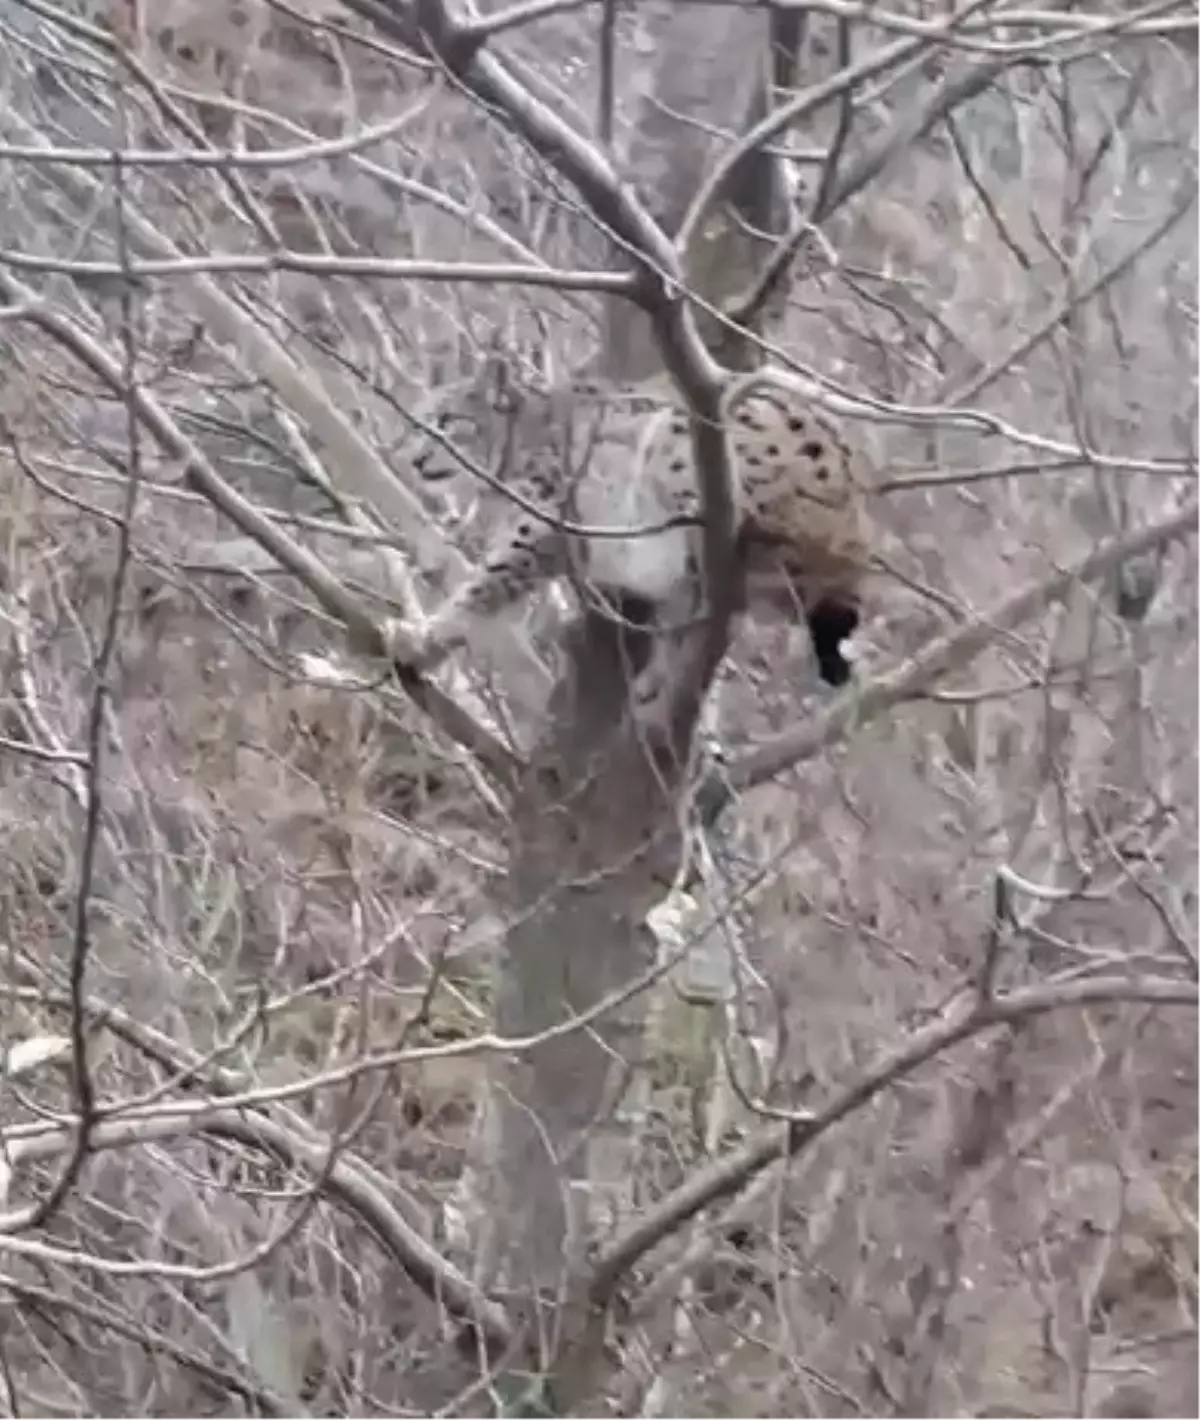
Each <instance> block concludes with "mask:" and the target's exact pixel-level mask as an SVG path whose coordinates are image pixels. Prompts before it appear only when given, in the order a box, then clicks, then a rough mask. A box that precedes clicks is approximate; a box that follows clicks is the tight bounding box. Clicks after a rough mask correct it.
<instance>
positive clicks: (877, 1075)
mask: <svg viewBox="0 0 1200 1420" xmlns="http://www.w3.org/2000/svg"><path fill="white" fill-rule="evenodd" d="M1110 1001H1128V1002H1146V1003H1153V1004H1156V1005H1162V1006H1183V1007H1186V1008H1188V1009H1190V1010H1195V1009H1196V1007H1197V1005H1198V1004H1200V992H1198V991H1197V988H1196V986H1195V984H1194V983H1192V982H1182V981H1171V980H1167V979H1160V978H1154V977H1147V978H1141V979H1139V978H1132V979H1128V978H1122V977H1105V978H1099V979H1095V980H1092V981H1077V982H1071V983H1069V984H1066V985H1058V986H1044V987H1035V988H1032V989H1030V990H1027V991H1014V992H1012V993H1011V994H1009V995H1006V996H1001V997H996V998H993V999H992V1000H990V1001H988V1002H981V1001H974V1002H972V1003H971V1004H969V1005H967V1006H964V1007H962V1008H961V1009H960V1010H959V1012H958V1013H957V1014H956V1015H955V1016H954V1017H952V1018H951V1019H950V1020H948V1021H942V1022H938V1023H936V1024H934V1025H931V1026H927V1027H926V1028H925V1029H924V1030H921V1031H917V1032H915V1033H914V1034H913V1035H911V1036H910V1037H909V1038H908V1040H907V1041H905V1042H904V1044H903V1045H901V1046H899V1047H897V1048H896V1049H895V1050H893V1051H891V1052H890V1053H889V1054H888V1055H887V1056H885V1057H884V1058H883V1059H882V1060H881V1061H880V1062H879V1063H878V1064H877V1065H876V1066H874V1067H873V1068H872V1069H870V1070H868V1071H867V1072H866V1073H864V1074H863V1075H862V1076H861V1077H860V1079H859V1080H857V1081H856V1082H855V1083H854V1084H851V1085H848V1086H846V1088H845V1089H843V1090H841V1091H839V1092H838V1094H837V1095H836V1096H835V1097H834V1098H833V1099H832V1100H831V1101H830V1103H829V1104H828V1105H826V1106H825V1108H824V1109H821V1110H818V1111H815V1112H814V1113H812V1114H804V1115H796V1116H794V1117H792V1118H791V1119H789V1120H788V1122H787V1123H786V1124H785V1125H783V1126H782V1127H778V1126H777V1127H771V1128H767V1129H764V1130H763V1131H762V1132H761V1133H760V1134H758V1135H756V1136H755V1137H754V1138H753V1139H751V1140H750V1141H749V1142H748V1143H746V1144H744V1145H743V1146H742V1147H741V1148H740V1149H738V1150H736V1151H735V1152H734V1153H732V1154H730V1155H729V1156H728V1157H727V1158H724V1159H721V1160H720V1161H719V1162H718V1163H716V1164H713V1165H711V1166H710V1167H709V1168H707V1169H704V1170H702V1171H701V1172H700V1173H698V1174H696V1175H694V1176H693V1177H692V1178H690V1179H689V1180H688V1181H687V1182H686V1183H684V1184H681V1185H680V1186H679V1187H678V1188H677V1189H675V1190H674V1192H673V1193H670V1194H668V1195H667V1197H666V1198H664V1199H663V1200H662V1202H661V1203H659V1204H658V1205H657V1206H656V1207H655V1208H653V1209H652V1210H651V1211H650V1212H649V1213H647V1214H646V1215H645V1216H644V1217H642V1218H640V1219H639V1220H638V1221H637V1222H636V1223H635V1224H633V1226H632V1227H630V1228H629V1229H628V1230H627V1231H626V1233H625V1234H624V1235H623V1236H622V1237H619V1238H618V1239H617V1241H616V1242H614V1243H612V1244H611V1245H610V1246H608V1247H606V1248H605V1249H604V1250H603V1251H602V1252H601V1254H600V1256H599V1257H598V1258H597V1260H596V1263H595V1266H594V1268H593V1271H592V1276H591V1282H590V1294H591V1296H592V1299H593V1300H594V1302H595V1303H596V1305H598V1306H605V1305H607V1304H608V1302H609V1301H610V1300H611V1298H612V1295H613V1291H614V1289H615V1287H616V1286H617V1284H618V1283H619V1281H620V1279H621V1278H622V1277H623V1276H624V1275H625V1273H627V1272H628V1271H629V1269H630V1268H631V1267H633V1266H634V1265H635V1264H636V1263H637V1262H638V1260H639V1259H640V1258H642V1257H644V1256H645V1255H646V1253H647V1252H649V1251H650V1249H651V1248H653V1247H656V1246H657V1245H658V1244H659V1243H660V1242H662V1241H663V1240H664V1239H665V1238H667V1237H669V1236H670V1235H671V1234H672V1233H673V1232H675V1231H676V1230H677V1229H678V1228H679V1227H680V1226H681V1225H682V1224H683V1223H686V1222H687V1221H688V1219H689V1218H694V1217H695V1216H696V1214H697V1213H699V1212H700V1211H701V1210H702V1209H704V1208H707V1207H709V1206H711V1205H712V1204H713V1203H716V1202H718V1201H719V1200H720V1199H722V1198H728V1197H729V1196H730V1195H731V1194H733V1193H736V1192H737V1191H738V1190H739V1189H740V1188H742V1187H743V1186H744V1185H745V1184H747V1183H749V1182H750V1181H751V1180H752V1179H753V1178H754V1176H755V1175H756V1174H757V1173H759V1172H760V1171H761V1170H762V1169H764V1168H766V1167H767V1166H768V1165H770V1164H773V1163H774V1162H776V1160H778V1159H785V1158H795V1157H796V1155H797V1154H799V1153H801V1152H802V1151H803V1150H804V1149H807V1148H808V1147H809V1146H810V1145H811V1144H813V1143H814V1142H815V1141H816V1140H817V1139H819V1138H820V1137H821V1136H822V1135H823V1134H826V1133H828V1131H829V1130H830V1129H832V1128H833V1126H834V1125H836V1124H840V1123H841V1122H842V1120H844V1119H846V1118H848V1117H849V1116H850V1115H851V1114H853V1113H854V1112H855V1111H856V1110H858V1109H860V1108H861V1107H862V1106H863V1105H864V1104H866V1103H867V1102H868V1101H870V1100H871V1099H872V1098H873V1097H874V1096H875V1095H877V1094H879V1093H880V1091H882V1090H885V1089H887V1088H889V1087H890V1086H892V1085H894V1084H895V1083H896V1082H897V1081H899V1080H902V1079H904V1078H905V1077H906V1076H908V1075H910V1074H911V1073H912V1072H913V1071H914V1070H916V1069H917V1068H918V1067H919V1066H921V1065H924V1064H925V1063H926V1062H928V1061H929V1060H932V1059H933V1058H934V1057H935V1056H938V1055H941V1054H942V1052H943V1051H946V1050H949V1049H950V1048H951V1047H952V1046H955V1045H960V1044H961V1043H962V1042H963V1041H965V1040H969V1039H971V1038H972V1037H973V1036H976V1035H980V1034H982V1033H983V1032H984V1031H989V1030H994V1029H996V1028H997V1027H999V1026H1013V1025H1017V1024H1019V1023H1021V1022H1022V1021H1026V1020H1030V1019H1032V1018H1033V1017H1035V1016H1043V1015H1047V1014H1049V1013H1050V1012H1053V1011H1062V1010H1078V1009H1080V1008H1082V1007H1085V1006H1093V1005H1098V1004H1101V1003H1104V1002H1110Z"/></svg>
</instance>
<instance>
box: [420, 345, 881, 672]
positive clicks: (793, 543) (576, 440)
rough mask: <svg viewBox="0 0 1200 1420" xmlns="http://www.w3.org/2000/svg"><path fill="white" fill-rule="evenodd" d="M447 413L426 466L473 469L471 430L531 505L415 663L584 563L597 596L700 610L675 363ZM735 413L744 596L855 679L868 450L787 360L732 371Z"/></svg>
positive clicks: (494, 478) (433, 472)
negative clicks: (782, 364) (798, 623)
mask: <svg viewBox="0 0 1200 1420" xmlns="http://www.w3.org/2000/svg"><path fill="white" fill-rule="evenodd" d="M440 424H441V428H440V430H438V431H437V432H436V433H434V434H433V435H432V436H430V435H428V434H427V436H426V439H427V442H426V446H425V447H424V449H423V450H422V452H420V453H419V454H418V455H417V457H415V458H414V460H413V463H414V466H415V467H416V468H417V470H418V472H419V473H420V474H421V476H422V477H423V478H424V479H426V480H427V481H429V482H436V481H437V480H439V479H442V478H445V477H447V476H448V475H449V474H450V473H451V472H454V473H457V474H461V473H462V471H463V459H462V457H461V454H460V452H459V451H458V449H457V448H456V446H455V445H453V444H451V443H450V441H449V439H448V438H447V437H446V435H447V434H448V433H450V432H455V433H457V432H459V431H461V430H463V429H464V428H465V429H467V430H468V431H469V434H470V435H471V436H473V437H468V439H467V440H466V443H467V447H468V449H470V451H471V452H472V453H474V454H475V455H476V458H475V459H474V460H472V461H468V462H467V467H468V468H469V469H470V470H471V471H472V472H474V473H475V474H476V475H477V476H481V477H483V478H484V479H485V481H486V482H488V483H489V484H491V485H492V486H493V487H494V488H496V489H497V490H498V491H500V492H501V493H502V494H504V496H506V497H508V498H509V499H510V500H511V501H512V502H513V503H514V504H515V505H516V511H515V512H514V513H513V514H512V515H511V516H510V517H509V518H508V520H507V521H505V523H504V524H503V525H502V526H501V528H500V529H499V531H498V532H497V533H496V535H495V536H494V537H493V538H492V539H491V540H490V543H489V545H488V547H487V550H486V552H485V554H484V557H483V561H482V564H481V566H480V567H479V569H478V571H477V572H476V574H475V575H474V576H472V577H471V578H470V579H469V580H468V581H466V582H465V583H463V584H462V585H461V586H460V587H459V588H458V589H457V590H456V591H455V592H454V593H453V594H452V595H451V596H450V597H449V598H448V599H447V601H446V602H445V603H444V604H443V605H442V606H441V608H440V609H439V610H438V611H437V612H436V613H435V614H434V616H433V617H432V618H431V620H429V621H428V622H427V623H426V624H425V626H424V627H423V628H421V629H420V630H419V631H417V632H416V634H415V638H414V639H415V641H416V644H417V647H418V651H417V658H416V660H415V661H414V662H413V666H414V669H421V670H426V671H427V670H431V669H433V668H434V667H435V666H436V665H437V664H439V663H440V662H441V661H442V660H443V659H444V658H445V657H446V656H447V655H449V654H450V653H451V652H452V651H454V650H455V649H456V648H458V647H459V646H461V645H462V644H463V643H464V642H465V641H467V640H468V638H469V635H470V632H471V628H472V625H473V623H474V622H475V621H477V620H487V619H490V618H492V617H494V616H496V615H498V614H499V613H500V612H502V611H503V610H504V609H506V608H507V607H509V606H511V605H513V604H514V603H516V602H518V601H519V600H521V599H522V598H524V597H525V596H526V595H527V594H528V593H530V592H531V591H532V590H533V589H534V588H535V587H536V586H537V585H538V584H539V583H541V582H543V581H547V580H550V579H554V578H559V577H568V576H569V577H571V578H572V580H574V581H575V583H576V585H577V587H578V588H579V589H580V591H581V592H582V593H583V595H585V596H587V597H590V598H593V599H596V600H598V601H599V602H600V603H601V604H604V605H607V606H609V607H611V608H615V609H616V610H618V611H619V612H620V613H621V614H623V615H625V616H627V617H630V618H631V619H635V620H643V621H644V622H646V623H647V624H650V623H657V624H661V616H662V614H663V610H664V608H667V607H671V608H673V609H675V610H676V611H677V610H678V608H679V607H681V606H685V605H688V603H689V598H690V607H691V614H692V615H694V614H695V613H696V611H698V610H699V607H700V600H701V585H702V583H701V579H700V577H699V569H700V567H701V564H702V558H701V553H700V548H701V539H702V527H701V523H700V516H701V498H700V492H699V486H698V483H697V479H696V475H695V470H694V468H693V461H692V445H691V434H690V427H689V420H688V414H687V410H686V406H685V404H684V401H683V399H682V396H680V395H679V394H678V392H677V391H676V390H675V387H674V385H673V384H672V383H671V382H670V381H669V380H668V379H667V378H666V377H661V378H659V379H656V380H652V381H649V382H647V383H645V384H641V385H638V386H634V387H630V388H620V387H605V386H602V385H578V384H577V385H574V386H571V387H568V388H566V389H564V390H561V391H558V392H555V393H552V394H551V395H538V396H532V397H531V396H521V395H517V396H515V397H513V396H511V395H510V396H508V397H507V398H502V399H498V400H495V401H493V402H492V403H491V404H490V407H486V408H482V409H479V408H477V409H475V410H473V411H468V412H463V411H462V410H459V411H457V412H456V413H455V414H454V415H452V416H449V417H446V418H443V419H442V420H441V421H440ZM725 425H726V428H727V430H728V437H729V441H730V442H729V448H730V452H731V455H732V464H733V470H734V476H735V498H736V508H737V539H738V540H737V549H738V556H739V558H740V560H741V566H742V568H743V570H744V573H745V587H744V602H743V606H742V610H743V611H744V613H745V614H747V615H749V616H751V617H752V618H756V619H766V618H769V617H777V616H780V615H783V616H787V617H792V618H797V619H800V618H802V619H803V620H804V621H805V622H806V624H807V627H808V631H809V635H810V638H811V641H812V645H813V650H814V652H815V655H816V660H817V664H818V667H819V670H820V673H821V676H822V678H823V679H824V680H825V681H826V682H828V683H829V684H832V685H843V684H844V683H845V682H846V681H847V680H848V679H849V677H850V674H851V669H850V665H849V663H848V661H847V659H846V657H845V655H844V654H843V642H844V641H845V640H846V639H847V638H848V637H849V636H850V635H851V634H852V633H853V631H854V629H855V627H856V626H857V624H858V620H859V612H860V601H861V593H862V587H863V583H864V580H865V575H866V567H867V556H868V531H867V521H866V516H865V494H866V492H867V489H868V480H869V473H870V470H869V466H868V463H867V460H866V457H865V454H864V453H863V451H862V450H861V449H860V448H858V447H856V446H855V445H853V444H851V443H849V442H848V441H847V439H846V438H845V437H844V435H843V434H842V432H841V431H840V428H839V427H838V425H837V423H836V422H835V421H834V419H833V418H832V416H830V415H829V414H827V413H825V412H824V411H822V410H820V409H818V408H817V407H816V406H815V405H814V404H813V402H812V400H811V398H810V397H808V395H807V392H806V391H805V390H804V389H803V387H802V386H801V385H800V383H799V381H797V380H796V379H795V378H794V377H792V376H789V375H788V374H786V373H785V372H783V371H779V370H775V369H769V368H768V369H764V370H759V371H756V372H755V373H754V374H753V375H750V376H737V377H735V378H734V379H733V380H732V381H731V385H730V390H729V393H728V395H727V398H726V401H725ZM480 456H482V457H480ZM481 462H482V463H484V464H485V467H484V468H482V469H481V468H480V467H479V464H480V463H481ZM510 474H515V477H512V476H510Z"/></svg>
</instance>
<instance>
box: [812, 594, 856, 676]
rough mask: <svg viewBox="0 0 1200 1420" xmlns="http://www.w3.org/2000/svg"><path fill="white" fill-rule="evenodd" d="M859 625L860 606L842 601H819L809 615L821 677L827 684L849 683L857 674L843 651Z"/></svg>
mask: <svg viewBox="0 0 1200 1420" xmlns="http://www.w3.org/2000/svg"><path fill="white" fill-rule="evenodd" d="M857 626H858V609H857V608H856V607H852V606H846V605H845V604H844V603H841V602H832V601H823V602H818V603H817V605H816V606H815V607H814V608H813V609H812V612H811V613H810V614H809V617H808V634H809V636H810V637H811V638H812V644H813V651H814V652H815V654H816V657H817V666H818V667H819V669H820V671H821V679H822V680H823V681H825V683H826V684H827V685H845V684H846V682H847V681H848V680H849V679H850V677H851V676H852V674H853V669H852V667H851V665H850V662H849V661H847V660H846V658H845V657H844V656H843V655H842V652H841V645H842V642H843V641H844V640H845V639H846V637H847V636H853V634H854V632H855V629H856V628H857Z"/></svg>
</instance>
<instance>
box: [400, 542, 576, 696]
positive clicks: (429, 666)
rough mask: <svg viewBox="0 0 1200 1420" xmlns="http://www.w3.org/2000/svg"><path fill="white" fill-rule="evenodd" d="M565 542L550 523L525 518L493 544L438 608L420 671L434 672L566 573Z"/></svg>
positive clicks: (421, 642)
mask: <svg viewBox="0 0 1200 1420" xmlns="http://www.w3.org/2000/svg"><path fill="white" fill-rule="evenodd" d="M561 562H562V540H561V538H560V537H559V536H558V535H557V534H556V532H555V529H554V528H553V527H552V526H550V524H548V523H543V522H540V521H538V520H536V519H534V518H533V517H529V518H523V519H522V520H521V521H520V522H518V523H516V524H515V525H513V526H511V527H508V528H506V529H504V530H503V531H502V532H501V533H500V535H499V536H498V537H497V538H496V539H495V540H494V541H493V542H492V544H491V546H490V547H489V548H488V550H487V553H486V555H485V557H484V560H483V563H482V565H481V566H480V567H478V568H477V569H476V570H475V571H474V572H472V574H471V575H470V576H469V577H468V578H467V580H466V581H465V582H463V583H462V585H461V586H460V587H458V588H457V589H456V590H455V591H454V592H453V593H451V595H450V596H449V597H448V598H447V600H446V601H445V602H444V603H443V604H442V605H441V606H440V607H439V608H438V610H437V611H436V612H435V613H434V615H433V616H432V617H431V618H430V620H429V621H428V622H426V623H425V625H424V626H423V627H422V628H421V629H420V631H419V632H418V634H417V638H416V639H417V643H418V648H419V649H418V657H417V665H418V668H419V669H421V670H425V671H430V670H433V669H434V668H435V667H436V666H437V665H439V664H440V663H441V662H442V661H443V660H445V658H446V657H447V656H448V655H450V654H451V653H452V652H453V651H455V650H457V649H458V648H459V647H460V646H462V645H464V644H465V643H466V641H467V640H468V639H469V638H470V636H471V632H472V628H473V627H474V626H475V625H477V624H479V623H482V622H487V621H492V620H494V619H495V618H496V617H497V616H499V615H500V614H501V613H502V612H503V611H505V610H507V609H508V608H509V607H510V606H513V605H514V604H515V603H517V602H519V601H520V600H521V599H522V598H523V597H525V596H527V595H528V594H529V593H530V592H531V591H533V589H534V588H535V587H536V586H537V585H538V583H539V582H542V581H546V580H548V579H550V578H552V577H555V576H557V575H558V574H559V572H560V571H561V570H562V568H561V565H560V564H561Z"/></svg>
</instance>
